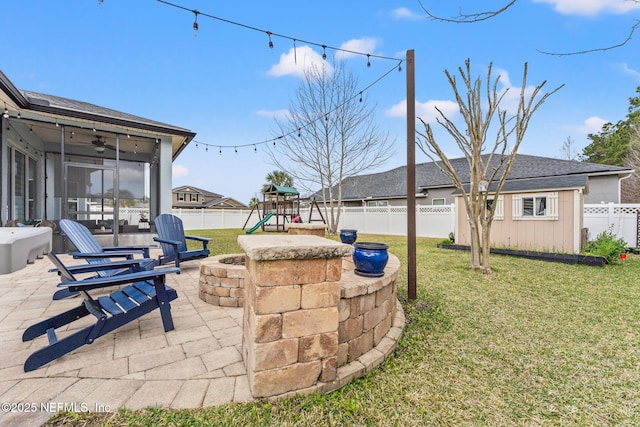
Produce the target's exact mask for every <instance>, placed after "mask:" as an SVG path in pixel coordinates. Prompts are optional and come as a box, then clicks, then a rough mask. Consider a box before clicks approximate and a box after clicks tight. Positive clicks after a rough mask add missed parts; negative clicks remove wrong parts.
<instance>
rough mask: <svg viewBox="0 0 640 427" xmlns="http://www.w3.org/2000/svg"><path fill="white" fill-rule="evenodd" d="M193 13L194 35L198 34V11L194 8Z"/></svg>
mask: <svg viewBox="0 0 640 427" xmlns="http://www.w3.org/2000/svg"><path fill="white" fill-rule="evenodd" d="M193 14H194V15H195V19H194V21H193V36H194V37H195V36H197V35H198V15H199V14H200V12H198V11H197V10H195V9H194V11H193Z"/></svg>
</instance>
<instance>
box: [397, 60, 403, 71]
mask: <svg viewBox="0 0 640 427" xmlns="http://www.w3.org/2000/svg"><path fill="white" fill-rule="evenodd" d="M398 72H400V73H401V72H402V61H400V63H398Z"/></svg>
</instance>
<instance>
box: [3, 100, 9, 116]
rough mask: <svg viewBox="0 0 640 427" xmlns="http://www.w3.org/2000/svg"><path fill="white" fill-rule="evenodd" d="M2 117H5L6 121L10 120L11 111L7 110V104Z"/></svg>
mask: <svg viewBox="0 0 640 427" xmlns="http://www.w3.org/2000/svg"><path fill="white" fill-rule="evenodd" d="M2 117H4V118H5V119H8V118H9V110H8V109H7V103H6V102H5V103H4V114H2Z"/></svg>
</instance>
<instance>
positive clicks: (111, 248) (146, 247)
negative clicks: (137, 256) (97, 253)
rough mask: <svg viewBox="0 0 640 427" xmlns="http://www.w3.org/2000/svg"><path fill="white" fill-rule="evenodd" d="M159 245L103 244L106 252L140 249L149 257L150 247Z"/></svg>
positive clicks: (154, 247)
mask: <svg viewBox="0 0 640 427" xmlns="http://www.w3.org/2000/svg"><path fill="white" fill-rule="evenodd" d="M157 247H158V245H131V246H103V247H102V249H103V250H104V251H105V252H109V253H112V252H122V251H132V252H133V251H139V252H140V253H141V254H142V255H143V256H144V257H145V258H149V249H151V248H153V249H156V248H157Z"/></svg>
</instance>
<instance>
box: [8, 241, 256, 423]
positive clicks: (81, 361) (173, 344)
mask: <svg viewBox="0 0 640 427" xmlns="http://www.w3.org/2000/svg"><path fill="white" fill-rule="evenodd" d="M154 255H156V256H157V253H156V254H152V256H154ZM61 257H62V260H63V262H64V263H68V264H72V263H78V262H80V261H75V260H72V259H71V258H70V257H68V256H66V255H62V256H61ZM181 267H182V273H181V274H171V275H168V276H167V284H168V285H169V286H171V287H173V288H175V289H176V290H177V292H178V299H177V300H175V301H173V302H172V303H171V309H172V310H171V311H172V314H173V319H174V323H175V329H174V330H173V331H170V332H166V333H165V332H164V329H163V327H162V320H161V318H160V313H159V311H158V310H155V311H153V312H152V313H149V314H147V315H146V316H143V317H142V318H141V319H138V320H136V321H133V322H131V323H129V324H127V325H125V326H123V327H122V328H120V329H118V330H116V331H115V332H113V333H111V334H108V335H106V336H104V337H101V338H100V339H98V340H97V341H96V342H95V343H93V344H91V345H85V346H83V347H81V348H80V349H78V350H76V351H74V352H72V353H70V354H67V355H65V356H63V357H61V358H59V359H57V360H55V361H53V362H51V363H49V364H47V365H45V366H44V367H42V368H40V369H37V370H35V371H32V372H28V373H25V372H24V371H23V364H24V361H25V360H26V358H27V356H28V355H29V354H31V352H33V351H34V350H35V349H38V348H41V347H43V346H44V345H46V340H47V338H46V336H44V337H39V338H37V339H35V340H34V341H31V342H26V343H23V342H22V333H23V332H24V330H25V329H26V328H27V327H28V326H30V325H31V324H33V323H36V322H37V321H39V320H43V319H45V318H47V317H50V316H52V315H54V314H57V313H60V312H62V311H64V310H66V309H68V308H71V307H73V306H76V305H78V304H79V303H80V299H79V298H71V299H67V300H62V301H53V300H52V299H51V296H52V295H53V292H54V291H55V289H56V288H55V286H56V284H57V283H58V276H56V275H55V274H54V273H50V272H48V270H49V269H50V268H52V264H51V263H50V262H49V260H48V259H46V258H45V259H39V260H36V262H35V263H34V264H30V265H27V267H26V268H24V269H22V270H19V271H16V272H14V273H10V274H5V275H2V276H0V343H1V345H0V402H2V403H9V404H15V405H14V408H13V409H22V406H24V405H25V404H26V405H28V408H29V409H36V410H37V413H36V414H33V413H27V412H26V411H25V410H22V411H19V412H7V411H6V408H5V407H3V411H2V413H0V425H22V423H24V425H36V424H37V423H41V422H44V421H45V420H46V419H47V417H48V416H49V415H50V413H51V412H53V413H55V412H57V410H58V409H62V408H67V409H71V410H74V409H75V410H78V411H81V410H90V411H96V410H102V411H105V410H108V411H117V410H118V409H119V408H122V407H127V408H129V409H139V408H143V407H146V406H162V407H166V408H197V407H201V406H211V405H218V404H224V403H229V402H244V401H249V400H253V397H252V395H251V391H250V389H249V384H248V380H247V375H246V370H245V368H244V363H243V361H242V356H241V345H242V344H241V343H242V308H229V307H220V306H215V305H210V304H207V303H205V302H204V301H202V300H201V299H200V298H199V297H198V279H199V274H200V271H199V262H189V263H185V264H184V265H183V266H181ZM89 317H91V316H89ZM84 320H86V321H87V322H83V321H78V322H75V323H77V325H73V327H74V328H80V327H83V326H85V325H86V324H88V323H90V322H91V320H93V319H84ZM16 405H22V406H20V407H17V406H16ZM65 405H66V406H65ZM47 409H49V410H50V411H49V412H47V411H46V410H47Z"/></svg>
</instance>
